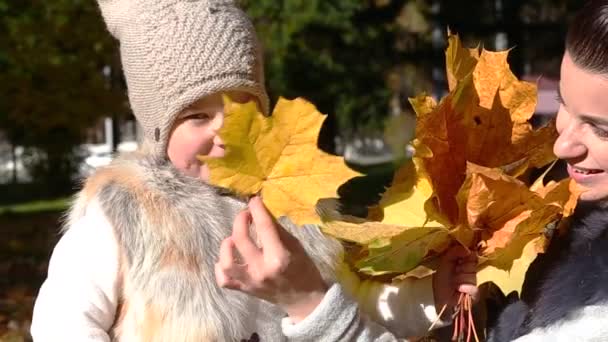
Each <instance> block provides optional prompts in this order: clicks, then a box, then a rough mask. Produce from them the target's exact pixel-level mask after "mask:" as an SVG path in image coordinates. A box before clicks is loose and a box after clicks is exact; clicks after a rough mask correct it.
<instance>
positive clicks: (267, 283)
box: [215, 196, 327, 323]
mask: <svg viewBox="0 0 608 342" xmlns="http://www.w3.org/2000/svg"><path fill="white" fill-rule="evenodd" d="M252 220H253V223H254V224H255V228H256V231H257V235H258V240H259V243H260V247H258V246H257V245H256V244H255V242H254V241H253V240H252V238H251V236H250V235H249V226H250V225H251V222H252ZM232 229H233V230H232V235H231V236H230V237H228V238H226V239H225V240H224V241H223V242H222V245H221V247H220V253H219V261H218V262H217V263H216V265H215V276H216V281H217V283H218V285H219V286H221V287H225V288H229V289H234V290H238V291H241V292H244V293H247V294H249V295H252V296H255V297H258V298H260V299H263V300H266V301H268V302H271V303H273V304H276V305H278V306H279V307H281V308H282V309H283V310H284V311H285V312H286V313H287V314H288V315H289V317H290V319H291V320H292V321H293V322H294V323H297V322H299V321H301V320H302V319H304V318H305V317H306V316H308V315H309V314H310V313H312V311H313V310H314V309H315V308H316V307H317V305H319V303H320V302H321V300H322V299H323V297H324V296H325V292H326V291H327V285H326V284H325V282H324V281H323V279H322V277H321V274H320V272H319V270H318V269H317V267H316V266H315V264H314V263H313V261H312V260H311V259H310V257H309V256H308V254H306V252H305V251H304V248H303V247H302V245H301V244H300V242H299V241H298V240H297V239H296V238H295V237H293V236H292V235H291V234H289V232H287V231H286V230H285V229H283V227H282V226H281V225H280V224H278V223H277V222H276V221H275V220H274V219H273V217H272V215H271V214H270V213H269V212H268V210H267V209H266V207H265V206H264V203H262V200H261V199H260V197H258V196H256V197H253V198H252V199H251V200H250V201H249V204H248V209H247V210H244V211H243V212H241V213H240V214H239V215H238V216H237V217H236V218H235V220H234V225H233V228H232ZM236 251H238V255H237V253H236Z"/></svg>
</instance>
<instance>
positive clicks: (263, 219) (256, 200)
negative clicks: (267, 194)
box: [249, 196, 284, 254]
mask: <svg viewBox="0 0 608 342" xmlns="http://www.w3.org/2000/svg"><path fill="white" fill-rule="evenodd" d="M249 208H250V210H251V216H252V217H253V222H255V228H256V230H257V233H258V238H259V239H260V242H261V244H262V246H263V247H264V251H268V252H270V253H271V254H276V252H277V251H280V252H282V251H283V249H284V248H283V243H282V241H281V238H280V236H279V232H278V229H281V228H280V227H277V225H278V224H277V223H276V222H275V221H274V219H273V218H272V215H271V214H270V212H268V209H266V207H265V206H264V203H263V202H262V199H261V198H260V197H259V196H254V197H252V198H251V200H249Z"/></svg>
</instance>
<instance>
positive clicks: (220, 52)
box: [32, 0, 474, 341]
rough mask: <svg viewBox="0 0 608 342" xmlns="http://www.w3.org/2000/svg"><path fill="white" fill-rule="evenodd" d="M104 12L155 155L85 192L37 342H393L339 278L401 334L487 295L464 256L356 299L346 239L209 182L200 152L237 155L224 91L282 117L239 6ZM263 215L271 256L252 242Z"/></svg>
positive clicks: (124, 5) (60, 250) (55, 270)
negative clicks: (478, 291) (230, 147)
mask: <svg viewBox="0 0 608 342" xmlns="http://www.w3.org/2000/svg"><path fill="white" fill-rule="evenodd" d="M99 3H100V7H101V10H102V14H103V16H104V19H105V20H106V23H107V25H108V28H109V30H110V31H111V32H112V34H113V35H114V36H115V37H116V38H118V39H119V41H120V50H121V58H122V63H123V69H124V72H125V77H126V80H127V85H128V89H129V99H130V103H131V107H132V109H133V112H134V114H135V117H136V118H137V120H138V122H139V123H140V124H141V126H142V128H143V130H144V142H143V148H142V149H141V150H140V151H138V152H137V153H134V154H132V155H124V156H120V157H118V158H116V159H115V160H114V161H113V162H112V163H111V165H109V166H108V167H104V168H102V169H100V170H98V171H97V172H96V173H95V174H93V175H92V176H91V177H89V178H88V179H87V181H86V183H85V185H84V188H83V189H82V191H80V193H79V194H78V196H77V198H76V200H75V203H74V205H73V207H72V209H71V210H70V214H69V219H68V221H67V224H66V228H65V233H64V235H63V236H62V238H61V240H60V241H59V243H58V245H57V246H56V247H55V250H54V252H53V256H52V258H51V261H50V265H49V272H48V277H47V279H46V281H45V282H44V284H43V286H42V288H41V289H40V292H39V295H38V297H37V300H36V305H35V308H34V317H33V322H32V335H33V337H34V339H35V340H36V341H232V340H237V341H239V340H241V341H260V340H261V341H285V340H294V341H298V340H301V341H339V340H340V341H343V340H360V341H367V340H384V341H391V340H395V339H396V337H395V335H393V333H390V332H388V331H387V330H386V328H384V327H382V326H381V325H378V324H376V323H374V322H372V321H370V320H369V319H367V318H365V317H367V316H364V315H361V314H359V309H358V306H357V304H356V303H355V302H354V301H353V300H352V299H350V297H349V296H348V295H346V294H345V293H344V291H343V290H342V286H340V285H332V284H333V283H334V282H335V278H336V277H337V276H341V277H342V279H343V282H344V283H345V287H352V288H354V290H353V291H352V292H353V293H355V294H356V295H357V297H358V298H361V300H362V305H363V306H364V307H368V310H367V311H369V314H370V315H371V316H372V317H374V318H376V319H377V320H379V321H380V323H382V324H385V325H386V326H389V327H391V329H393V331H394V332H395V333H397V334H399V335H410V334H419V333H424V332H425V330H426V329H427V327H428V326H429V325H430V324H431V321H433V320H435V318H436V317H437V309H436V307H435V305H434V303H433V302H434V297H437V298H436V299H437V300H436V302H437V303H438V305H442V304H443V303H446V304H453V298H454V297H455V294H456V292H457V290H458V287H459V285H460V284H462V283H471V282H473V283H474V275H473V276H472V275H471V274H470V270H468V271H467V267H469V266H470V265H473V264H474V261H472V260H469V261H468V262H467V263H465V264H463V266H460V269H457V267H456V262H455V261H456V259H457V258H458V255H456V254H454V253H453V255H452V256H450V257H446V258H445V259H444V260H445V262H444V267H442V268H440V270H439V271H438V273H437V275H436V277H435V278H434V279H435V281H434V282H431V281H430V280H424V281H406V282H403V283H402V284H400V285H395V286H388V285H382V284H370V283H369V282H367V283H365V284H366V285H365V286H360V287H358V288H357V286H356V285H360V284H359V282H358V280H357V279H356V278H354V277H353V275H352V274H349V273H348V272H346V271H340V270H343V268H341V267H338V263H339V260H340V257H341V253H342V250H341V246H340V244H339V243H337V241H334V240H331V239H329V238H325V237H324V236H323V235H322V234H321V233H320V231H319V230H318V229H316V228H313V227H305V228H296V227H293V225H291V224H289V222H287V221H284V223H283V225H278V224H277V223H275V222H274V221H273V220H272V219H271V218H270V215H269V214H268V212H267V211H266V209H265V208H264V206H263V204H262V202H261V200H260V199H259V198H257V197H256V198H253V199H252V200H251V201H250V203H249V204H248V205H247V203H245V202H244V201H243V200H241V199H239V198H237V197H235V196H233V195H230V194H229V193H228V191H226V190H225V189H219V188H216V187H213V186H210V185H208V184H207V183H205V182H204V181H205V180H207V179H208V169H207V168H206V166H205V165H204V164H201V162H200V161H198V159H197V158H196V157H197V155H210V156H215V157H221V156H222V155H223V152H224V145H223V143H222V141H221V139H220V138H219V136H218V135H217V132H218V129H219V128H220V127H221V126H222V124H223V116H224V113H223V110H224V109H223V103H222V98H221V94H222V93H227V94H228V95H229V96H230V97H231V98H232V99H234V100H235V101H238V102H246V101H250V100H254V101H256V102H257V103H258V105H259V107H260V109H261V110H262V111H263V112H264V113H268V111H269V110H268V99H267V95H266V92H265V89H264V85H263V83H264V77H263V69H262V59H261V51H260V47H259V45H258V42H257V39H256V37H255V33H254V30H253V27H252V24H251V22H250V21H249V19H248V18H247V17H246V15H245V14H244V13H243V12H242V11H241V10H239V9H238V8H237V7H236V6H235V4H234V3H233V2H232V1H225V0H224V1H221V0H217V1H212V0H199V1H193V0H99ZM247 206H248V207H249V210H247V211H243V209H244V208H246V207H247ZM239 212H242V213H241V214H239ZM237 214H238V215H237ZM249 215H251V216H252V217H253V221H255V223H256V227H257V234H258V236H259V239H260V244H261V245H262V246H263V247H264V249H263V250H260V249H258V247H257V246H256V245H254V244H252V243H249V242H252V240H251V238H250V237H249V235H248V231H249ZM233 226H234V229H231V227H233ZM222 241H225V242H222ZM220 246H223V247H220ZM234 246H236V247H237V248H238V249H239V251H240V254H241V255H240V257H239V258H240V259H241V260H240V262H237V260H236V259H237V257H236V254H235V253H234V251H233V250H232V248H233V247H234ZM260 253H262V254H260ZM219 254H221V255H219ZM260 255H262V256H263V257H262V258H257V257H259V256H260ZM277 256H279V257H277ZM252 258H256V261H255V262H256V264H255V265H254V264H253V261H254V260H253V259H252ZM218 260H219V261H218ZM285 260H287V261H288V262H285ZM243 261H245V262H246V263H249V265H247V264H243V263H242V262H243ZM216 262H218V263H217V266H216ZM465 265H468V266H466V267H465ZM294 266H295V267H297V268H296V269H295V270H294ZM216 271H217V272H216ZM239 271H242V272H241V273H239ZM243 272H244V273H243ZM244 274H247V275H250V276H251V278H250V279H246V278H244V277H243V275H244ZM294 274H295V275H294ZM216 276H217V279H216ZM471 277H472V279H471ZM249 280H251V282H250V281H249ZM237 281H238V283H237ZM217 282H219V283H220V284H221V285H222V286H225V287H232V288H236V289H240V290H241V291H244V292H247V293H250V294H254V295H256V296H259V297H262V299H264V300H260V299H257V298H255V297H253V296H248V295H246V294H243V293H241V292H239V291H233V290H228V289H223V288H222V287H220V286H218V284H217ZM239 284H242V285H247V286H243V287H240V286H239ZM249 285H252V286H249ZM275 285H276V286H275ZM269 289H270V290H272V291H273V292H270V293H269V292H267V290H269ZM473 289H474V287H473ZM433 290H435V291H433ZM439 308H441V306H439ZM286 314H287V315H289V317H287V318H285V315H286ZM281 319H283V321H281Z"/></svg>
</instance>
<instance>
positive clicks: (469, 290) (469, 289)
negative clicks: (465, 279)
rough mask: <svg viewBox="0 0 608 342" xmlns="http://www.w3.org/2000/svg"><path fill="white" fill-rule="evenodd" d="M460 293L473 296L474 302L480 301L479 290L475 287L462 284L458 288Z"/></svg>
mask: <svg viewBox="0 0 608 342" xmlns="http://www.w3.org/2000/svg"><path fill="white" fill-rule="evenodd" d="M458 292H460V293H466V294H468V295H469V296H471V299H473V301H477V299H479V288H478V287H477V286H475V285H471V284H462V285H460V286H458Z"/></svg>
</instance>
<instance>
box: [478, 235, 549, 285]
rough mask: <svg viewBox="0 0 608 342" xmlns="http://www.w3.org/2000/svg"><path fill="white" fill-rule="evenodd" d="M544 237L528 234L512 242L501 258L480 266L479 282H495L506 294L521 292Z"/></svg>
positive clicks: (479, 283)
mask: <svg viewBox="0 0 608 342" xmlns="http://www.w3.org/2000/svg"><path fill="white" fill-rule="evenodd" d="M543 239H544V238H543V237H542V236H537V237H532V236H526V237H523V238H520V239H518V240H516V241H513V242H511V244H510V245H509V246H508V248H506V249H505V252H504V253H503V254H502V255H501V258H496V259H493V260H491V261H488V262H485V263H482V264H481V265H480V266H479V267H478V270H477V284H478V285H482V284H485V283H490V282H491V283H494V284H496V286H498V287H499V288H500V290H501V291H502V292H503V293H504V294H505V295H506V294H509V293H511V292H513V291H516V292H518V293H521V288H522V286H523V283H524V278H525V274H526V271H527V270H528V267H530V264H531V263H532V262H533V261H534V259H535V258H536V255H538V253H539V248H538V245H539V244H541V243H542V242H541V241H542V240H543ZM505 263H506V264H508V265H509V266H505V265H504V264H505Z"/></svg>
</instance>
